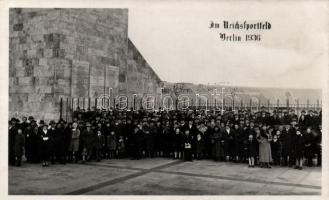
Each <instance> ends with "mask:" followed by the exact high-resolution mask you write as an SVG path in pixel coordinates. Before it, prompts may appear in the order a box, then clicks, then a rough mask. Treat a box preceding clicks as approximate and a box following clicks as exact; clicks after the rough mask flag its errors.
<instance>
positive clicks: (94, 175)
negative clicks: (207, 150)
mask: <svg viewBox="0 0 329 200" xmlns="http://www.w3.org/2000/svg"><path fill="white" fill-rule="evenodd" d="M9 194H12V195H20V194H48V195H52V194H69V195H320V194H321V168H319V167H314V168H307V167H305V168H304V170H302V171H300V170H294V169H291V168H287V167H273V168H272V169H263V168H248V166H247V165H244V164H235V163H226V162H214V161H210V160H202V161H193V162H182V161H177V160H170V159H162V158H156V159H143V160H138V161H136V160H129V159H120V160H103V161H102V162H91V163H87V164H84V165H82V164H67V165H59V164H57V165H51V166H50V167H48V168H43V167H42V166H41V165H37V164H25V163H24V164H23V166H22V167H19V168H18V167H10V168H9Z"/></svg>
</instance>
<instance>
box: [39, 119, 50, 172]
mask: <svg viewBox="0 0 329 200" xmlns="http://www.w3.org/2000/svg"><path fill="white" fill-rule="evenodd" d="M40 137H41V145H40V147H41V149H40V151H41V160H42V166H43V167H45V166H48V165H49V157H50V148H51V142H52V138H51V135H50V133H49V131H48V126H47V125H43V127H42V130H41V131H40Z"/></svg>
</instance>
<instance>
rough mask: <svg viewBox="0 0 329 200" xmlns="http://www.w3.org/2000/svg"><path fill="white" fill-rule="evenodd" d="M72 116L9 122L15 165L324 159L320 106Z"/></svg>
mask: <svg viewBox="0 0 329 200" xmlns="http://www.w3.org/2000/svg"><path fill="white" fill-rule="evenodd" d="M72 115H73V116H72V122H67V121H65V120H63V119H60V120H59V121H58V122H55V121H50V122H49V123H48V124H46V123H45V122H44V121H43V120H40V121H36V120H35V119H34V118H33V117H32V116H30V117H22V119H21V121H20V120H19V119H16V118H12V119H11V120H10V121H9V164H10V165H14V166H20V165H21V164H22V160H24V161H25V160H26V162H30V163H42V166H45V167H46V166H49V163H51V164H56V163H60V164H66V163H85V162H90V161H101V160H103V159H120V158H131V159H143V158H154V157H166V158H171V159H183V160H185V161H192V160H194V159H200V160H201V159H213V160H214V161H223V162H224V161H225V162H240V163H246V165H248V166H249V167H255V166H259V167H264V168H271V165H279V166H289V167H293V168H295V169H302V167H303V164H306V165H307V166H313V165H314V164H316V165H321V135H322V128H321V118H322V116H321V111H320V112H317V111H314V110H313V111H312V110H309V111H307V112H306V111H302V112H301V113H300V114H299V116H297V114H296V113H295V111H294V110H284V111H282V110H274V111H273V112H267V111H266V110H265V109H262V110H261V111H259V112H255V113H254V112H251V111H250V110H239V111H227V112H224V113H221V112H212V111H211V112H205V111H202V110H185V111H179V110H172V111H166V110H160V111H146V110H144V109H140V110H137V111H132V110H123V111H122V110H116V109H112V110H110V111H105V110H99V109H92V110H87V111H86V110H81V109H79V108H78V109H77V110H76V111H75V112H74V113H73V114H72Z"/></svg>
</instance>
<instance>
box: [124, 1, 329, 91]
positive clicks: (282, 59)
mask: <svg viewBox="0 0 329 200" xmlns="http://www.w3.org/2000/svg"><path fill="white" fill-rule="evenodd" d="M310 3H312V4H310ZM310 3H308V2H304V3H301V2H299V3H294V2H292V1H288V2H283V3H275V2H274V3H264V2H263V3H256V2H254V4H251V3H248V2H241V1H240V2H238V3H237V2H235V3H234V2H230V3H229V4H228V3H225V2H221V3H215V2H212V1H209V2H208V3H203V4H199V3H189V4H187V3H184V2H180V3H176V4H174V5H173V4H167V5H166V4H157V5H150V6H148V7H146V6H135V7H130V8H129V26H128V27H129V37H130V38H131V40H132V41H133V43H134V44H135V45H136V47H137V48H138V49H139V50H140V52H141V53H142V55H143V56H144V57H145V59H146V60H147V61H148V63H149V64H150V65H151V66H152V68H153V69H154V71H155V72H156V73H157V74H158V75H159V77H160V78H161V79H162V80H164V81H170V82H192V83H203V84H207V83H216V82H229V83H230V84H231V85H239V86H263V87H297V88H300V87H303V88H320V87H321V85H322V84H323V81H322V80H323V74H324V73H325V72H324V69H325V67H327V66H326V65H325V59H326V53H325V52H326V49H325V48H326V46H325V45H326V44H325V41H326V38H327V35H326V34H325V30H324V27H326V24H325V23H326V22H325V17H326V16H325V14H326V12H325V10H324V9H323V7H324V2H318V3H317V2H315V1H312V2H310ZM223 20H228V21H237V20H239V21H244V20H246V21H251V22H254V21H269V22H270V23H271V25H272V29H271V30H269V31H266V30H265V31H259V32H258V33H261V34H262V41H261V42H258V43H257V42H249V43H246V42H243V43H238V42H222V41H220V39H219V32H227V31H224V30H223V29H219V30H218V29H217V30H211V29H209V28H208V27H209V25H210V22H211V21H218V22H222V21H223ZM235 32H236V33H240V35H243V34H242V33H246V32H243V31H235ZM248 33H257V31H248Z"/></svg>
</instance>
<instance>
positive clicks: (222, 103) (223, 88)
mask: <svg viewBox="0 0 329 200" xmlns="http://www.w3.org/2000/svg"><path fill="white" fill-rule="evenodd" d="M224 90H225V88H222V110H221V113H222V115H223V112H224Z"/></svg>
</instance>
